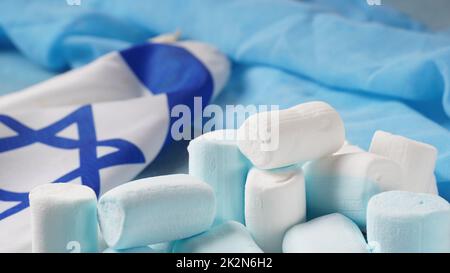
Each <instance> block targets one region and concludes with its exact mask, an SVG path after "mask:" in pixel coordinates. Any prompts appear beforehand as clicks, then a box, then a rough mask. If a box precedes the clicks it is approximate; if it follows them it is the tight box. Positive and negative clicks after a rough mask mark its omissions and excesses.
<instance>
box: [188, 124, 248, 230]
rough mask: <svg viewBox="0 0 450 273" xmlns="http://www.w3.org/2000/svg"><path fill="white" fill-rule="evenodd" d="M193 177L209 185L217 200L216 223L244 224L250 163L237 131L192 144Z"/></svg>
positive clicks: (215, 133)
mask: <svg viewBox="0 0 450 273" xmlns="http://www.w3.org/2000/svg"><path fill="white" fill-rule="evenodd" d="M188 151H189V174H190V175H192V176H195V177H198V178H200V179H201V180H203V181H205V182H207V183H208V184H209V185H211V186H212V187H213V189H214V192H215V194H216V200H217V207H216V209H217V210H216V223H217V224H219V223H223V222H224V221H227V220H234V221H238V222H240V223H244V188H245V179H246V177H247V172H248V169H249V165H250V164H249V162H248V160H247V159H246V158H245V156H244V155H243V154H242V153H241V152H240V151H239V148H238V147H237V144H236V131H235V130H217V131H213V132H209V133H206V134H203V135H201V136H199V137H197V138H195V139H194V140H192V141H191V142H190V143H189V146H188Z"/></svg>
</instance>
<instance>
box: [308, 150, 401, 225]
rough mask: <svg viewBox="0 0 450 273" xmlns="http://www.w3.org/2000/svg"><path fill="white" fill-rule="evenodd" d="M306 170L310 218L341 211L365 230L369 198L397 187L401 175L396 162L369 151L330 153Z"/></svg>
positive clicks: (310, 164)
mask: <svg viewBox="0 0 450 273" xmlns="http://www.w3.org/2000/svg"><path fill="white" fill-rule="evenodd" d="M303 169H304V172H305V180H306V200H307V208H308V209H307V211H308V219H313V218H316V217H318V216H322V215H326V214H330V213H335V212H338V213H341V214H343V215H345V216H347V217H349V218H350V219H352V220H353V221H354V222H355V223H356V224H357V225H358V226H359V227H360V228H362V229H364V228H365V224H366V208H367V203H368V202H369V199H370V198H371V197H372V196H373V195H375V194H377V193H380V192H382V191H386V190H392V189H396V188H398V187H399V184H400V182H401V178H402V170H401V167H400V166H399V165H398V164H397V163H395V162H394V161H392V160H389V159H387V158H384V157H381V156H378V155H375V154H371V153H367V152H362V153H350V154H338V155H331V156H327V157H324V158H321V159H319V160H316V161H313V162H310V163H308V164H306V165H304V167H303Z"/></svg>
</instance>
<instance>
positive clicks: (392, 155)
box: [369, 131, 438, 194]
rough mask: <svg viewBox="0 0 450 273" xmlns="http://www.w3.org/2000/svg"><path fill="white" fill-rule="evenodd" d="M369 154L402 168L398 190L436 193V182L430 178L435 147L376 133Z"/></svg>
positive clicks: (432, 170)
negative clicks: (384, 158) (389, 160)
mask: <svg viewBox="0 0 450 273" xmlns="http://www.w3.org/2000/svg"><path fill="white" fill-rule="evenodd" d="M369 152H371V153H374V154H378V155H381V156H385V157H387V158H389V159H392V160H394V161H395V162H397V163H398V164H400V166H401V167H402V168H403V182H402V186H401V187H399V188H398V190H404V191H410V192H423V193H433V194H437V193H438V192H437V186H436V185H435V184H436V181H435V180H434V178H432V177H433V172H434V167H435V165H436V159H437V153H438V152H437V149H436V148H435V147H433V146H431V145H429V144H426V143H422V142H418V141H415V140H412V139H408V138H406V137H403V136H398V135H393V134H390V133H387V132H383V131H377V132H375V134H374V136H373V138H372V143H371V144H370V149H369ZM430 178H431V179H430Z"/></svg>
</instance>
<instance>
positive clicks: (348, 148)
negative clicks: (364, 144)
mask: <svg viewBox="0 0 450 273" xmlns="http://www.w3.org/2000/svg"><path fill="white" fill-rule="evenodd" d="M363 152H365V151H364V150H363V149H361V148H360V147H359V146H356V145H352V144H350V143H349V142H348V141H345V142H344V145H342V147H341V148H340V149H339V150H338V151H337V152H335V153H334V154H335V155H338V154H354V153H363Z"/></svg>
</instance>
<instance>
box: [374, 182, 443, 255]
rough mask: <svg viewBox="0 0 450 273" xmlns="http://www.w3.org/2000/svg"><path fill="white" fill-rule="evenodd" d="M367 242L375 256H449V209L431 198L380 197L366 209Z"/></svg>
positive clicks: (395, 194)
mask: <svg viewBox="0 0 450 273" xmlns="http://www.w3.org/2000/svg"><path fill="white" fill-rule="evenodd" d="M367 240H368V242H369V244H370V245H372V246H373V247H374V248H375V252H383V253H396V252H402V253H404V252H417V253H424V252H450V205H449V204H448V202H447V201H445V200H444V199H443V198H441V197H439V196H437V195H434V194H425V193H412V192H404V191H390V192H384V193H380V194H378V195H376V196H374V197H372V199H370V202H369V206H368V209H367Z"/></svg>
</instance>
